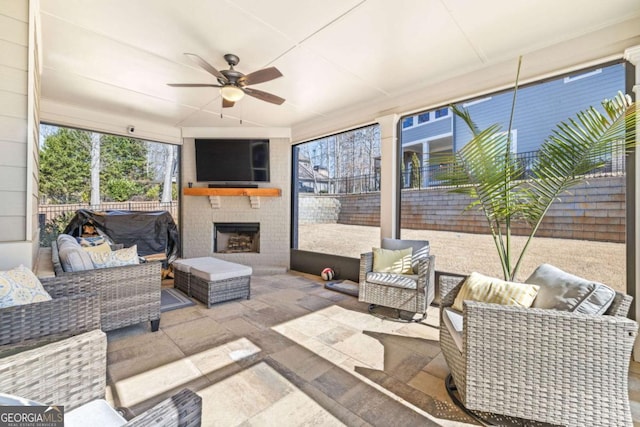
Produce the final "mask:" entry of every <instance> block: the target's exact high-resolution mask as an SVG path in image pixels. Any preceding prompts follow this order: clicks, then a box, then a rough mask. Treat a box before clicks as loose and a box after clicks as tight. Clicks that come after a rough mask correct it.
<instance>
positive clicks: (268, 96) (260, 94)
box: [242, 87, 285, 105]
mask: <svg viewBox="0 0 640 427" xmlns="http://www.w3.org/2000/svg"><path fill="white" fill-rule="evenodd" d="M242 90H244V93H246V94H247V95H249V96H253V97H254V98H258V99H260V100H262V101H267V102H270V103H272V104H278V105H281V104H282V103H284V101H285V99H284V98H280V97H279V96H276V95H274V94H272V93H268V92H264V91H261V90H257V89H249V88H248V87H245V88H242Z"/></svg>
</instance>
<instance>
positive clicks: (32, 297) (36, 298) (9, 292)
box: [0, 265, 51, 307]
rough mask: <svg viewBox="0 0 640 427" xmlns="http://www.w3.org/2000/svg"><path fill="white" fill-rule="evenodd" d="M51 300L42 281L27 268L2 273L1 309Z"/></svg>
mask: <svg viewBox="0 0 640 427" xmlns="http://www.w3.org/2000/svg"><path fill="white" fill-rule="evenodd" d="M50 300H51V295H49V294H48V293H47V291H45V290H44V288H43V287H42V284H41V283H40V280H38V278H37V277H36V275H35V274H33V273H32V272H31V270H29V269H28V268H26V267H25V266H23V265H20V266H19V267H16V268H14V269H12V270H9V271H0V307H11V306H14V305H22V304H31V303H33V302H40V301H50Z"/></svg>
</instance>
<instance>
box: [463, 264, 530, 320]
mask: <svg viewBox="0 0 640 427" xmlns="http://www.w3.org/2000/svg"><path fill="white" fill-rule="evenodd" d="M539 289H540V286H537V285H528V284H525V283H516V282H506V281H504V280H500V279H496V278H494V277H487V276H484V275H482V274H480V273H475V272H474V273H471V275H470V276H469V277H467V279H466V280H465V281H464V283H463V284H462V287H461V288H460V292H458V295H457V296H456V299H455V301H454V302H453V308H454V309H455V310H458V311H462V308H463V304H462V302H463V301H479V302H487V303H492V304H501V305H517V306H520V307H531V304H533V300H534V299H535V298H536V295H538V290H539Z"/></svg>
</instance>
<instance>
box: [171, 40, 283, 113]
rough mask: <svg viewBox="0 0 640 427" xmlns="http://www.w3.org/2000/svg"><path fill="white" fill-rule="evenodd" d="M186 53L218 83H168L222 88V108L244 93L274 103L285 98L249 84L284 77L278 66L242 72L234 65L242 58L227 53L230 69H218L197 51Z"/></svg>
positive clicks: (228, 105) (240, 97) (239, 98)
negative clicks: (252, 87)
mask: <svg viewBox="0 0 640 427" xmlns="http://www.w3.org/2000/svg"><path fill="white" fill-rule="evenodd" d="M185 55H186V56H187V57H188V58H189V59H190V60H192V61H193V62H195V63H196V64H198V65H199V66H200V68H202V69H203V70H205V71H206V72H208V73H209V74H211V75H212V76H214V77H215V78H216V80H217V81H218V84H212V83H167V84H168V85H169V86H172V87H218V88H220V96H221V97H222V108H229V107H233V105H234V103H235V102H237V101H240V100H241V99H242V98H243V97H244V95H245V94H246V95H249V96H251V97H253V98H256V99H259V100H261V101H266V102H270V103H272V104H276V105H281V104H283V103H284V101H285V99H284V98H280V97H279V96H276V95H274V94H272V93H268V92H264V91H261V90H257V89H251V88H248V87H247V86H250V85H255V84H259V83H264V82H268V81H270V80H273V79H277V78H278V77H282V73H281V72H280V71H279V70H278V69H277V68H276V67H268V68H263V69H262V70H258V71H254V72H253V73H249V74H242V73H241V72H240V71H237V70H235V69H234V68H233V67H234V66H236V65H238V63H239V62H240V58H238V57H237V56H236V55H233V54H230V53H228V54H226V55H225V56H224V59H225V61H227V64H229V69H228V70H222V71H218V70H217V69H216V68H215V67H214V66H213V65H211V64H209V63H208V62H207V61H205V60H204V59H202V58H201V57H200V56H198V55H196V54H195V53H185Z"/></svg>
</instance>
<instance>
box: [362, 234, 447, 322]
mask: <svg viewBox="0 0 640 427" xmlns="http://www.w3.org/2000/svg"><path fill="white" fill-rule="evenodd" d="M381 247H382V248H383V249H392V250H398V249H406V248H408V247H411V248H413V254H414V260H415V262H413V261H412V265H413V270H414V272H415V273H417V274H414V275H406V274H392V273H375V272H373V253H372V252H367V253H363V254H361V255H360V285H359V293H358V300H359V301H362V302H366V303H368V304H369V312H371V313H372V314H376V315H378V316H381V317H386V316H384V315H383V314H381V313H382V312H381V311H378V310H377V308H378V306H382V307H388V308H392V309H396V314H397V317H396V318H395V319H394V320H410V321H422V320H424V319H425V318H426V317H427V308H428V307H429V305H430V304H431V302H433V299H434V296H435V257H434V256H433V255H431V256H429V242H428V241H426V240H400V239H382V245H381ZM416 314H417V315H418V316H417V317H416V316H415V315H416Z"/></svg>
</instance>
